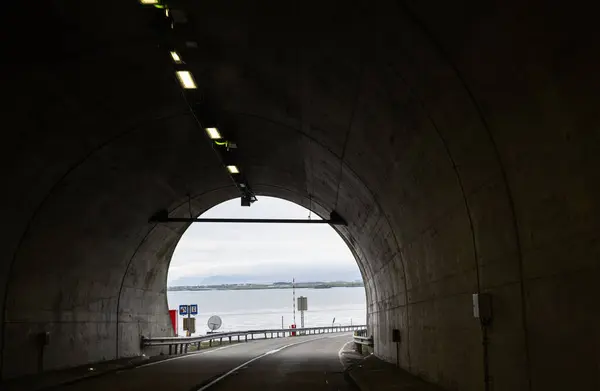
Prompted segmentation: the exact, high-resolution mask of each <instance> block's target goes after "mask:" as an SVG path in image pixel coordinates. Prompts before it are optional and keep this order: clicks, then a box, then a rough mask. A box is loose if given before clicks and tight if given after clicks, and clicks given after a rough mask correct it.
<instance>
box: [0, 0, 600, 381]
mask: <svg viewBox="0 0 600 391" xmlns="http://www.w3.org/2000/svg"><path fill="white" fill-rule="evenodd" d="M142 3H151V2H150V1H143V2H142ZM157 4H158V5H161V6H162V8H158V7H155V6H153V5H152V4H141V3H140V2H137V1H135V0H127V1H125V0H120V1H115V0H107V1H97V2H79V1H74V0H52V1H46V2H39V3H26V2H11V3H10V4H6V5H5V6H4V8H3V12H2V16H3V22H2V24H1V26H2V27H1V28H2V32H3V34H2V36H3V37H4V39H3V42H2V46H3V50H2V60H1V61H2V95H3V97H4V99H3V102H4V103H3V105H2V118H3V124H4V125H3V131H2V143H1V145H2V147H1V148H2V155H1V156H2V166H1V172H2V177H3V183H4V185H3V189H4V190H3V191H2V206H3V208H2V211H3V212H2V215H3V216H4V224H3V225H2V236H1V246H0V252H1V254H2V256H1V259H2V261H1V263H0V268H1V269H0V271H1V273H0V276H1V277H0V295H1V296H0V297H1V298H2V300H1V301H0V309H1V312H0V313H1V314H2V321H1V322H0V323H1V330H0V331H1V334H0V349H1V355H0V356H1V364H0V365H1V374H2V379H12V378H17V377H20V376H29V375H33V374H35V373H39V372H44V371H52V370H57V369H63V368H69V367H74V366H77V365H82V364H86V363H93V362H100V361H105V360H112V359H116V358H121V357H131V356H136V355H140V354H142V350H141V347H140V338H141V336H146V337H152V336H168V335H171V333H172V329H171V326H170V320H169V317H168V314H167V302H166V274H167V270H168V266H169V260H170V257H171V255H172V253H173V250H174V248H175V246H176V245H177V243H178V240H179V238H180V237H181V235H182V234H183V232H184V231H185V230H186V228H187V225H186V224H185V223H164V222H153V221H152V219H151V217H152V216H154V215H155V214H156V212H157V211H161V210H166V211H167V213H168V216H169V217H187V216H189V215H195V216H197V215H200V214H201V213H202V212H203V211H205V210H207V209H209V208H210V207H212V206H214V205H216V204H218V203H220V202H223V201H225V200H228V199H231V198H236V197H240V196H241V195H242V194H241V193H240V188H239V186H237V185H236V183H234V182H232V180H231V178H232V176H231V175H230V173H229V172H228V171H227V170H226V168H225V167H224V165H223V161H221V160H220V159H219V156H218V154H217V153H215V146H214V144H213V143H211V140H209V139H208V138H207V135H206V132H205V131H204V129H203V123H205V121H207V117H206V115H209V116H212V117H211V118H213V119H214V118H216V119H217V120H218V123H219V125H220V130H221V131H222V133H223V134H224V135H227V137H228V139H231V140H233V141H234V142H235V145H236V149H235V153H236V156H237V157H238V160H237V161H236V164H237V166H238V167H239V169H240V170H241V171H242V173H243V174H244V177H245V178H246V180H247V184H248V185H249V186H251V188H252V191H253V192H254V194H255V195H256V197H257V198H258V202H260V197H261V196H273V197H278V198H282V199H285V200H289V201H292V202H295V203H297V204H299V205H302V206H304V207H306V208H310V209H311V210H313V211H314V213H316V214H318V215H320V216H322V217H324V218H327V217H328V216H330V214H331V213H332V212H335V213H336V214H337V215H339V216H341V217H342V218H343V220H344V221H345V222H346V223H347V224H346V225H339V226H336V229H337V231H338V233H339V234H340V235H341V236H342V238H343V239H344V240H345V241H346V243H347V244H348V246H349V247H350V248H351V250H352V252H353V254H354V255H355V257H356V260H357V263H358V265H359V268H360V270H361V274H362V276H363V279H364V282H365V289H366V295H367V323H368V330H369V332H370V334H372V335H373V337H374V354H375V355H376V356H377V357H379V358H381V359H383V360H386V361H389V362H396V360H397V361H398V362H399V365H400V366H401V367H402V368H403V369H405V370H407V371H409V372H410V373H412V374H414V375H417V376H419V377H421V378H423V379H425V380H427V381H430V382H432V383H434V384H437V385H439V386H441V387H443V388H444V389H447V390H484V389H485V390H490V389H493V390H494V391H500V390H559V389H561V390H562V389H577V390H597V389H598V387H600V378H599V375H598V373H599V368H600V367H599V365H600V361H599V360H600V358H599V357H600V356H599V353H598V352H599V349H600V315H599V311H598V305H597V299H598V297H600V292H599V288H598V286H599V284H598V278H599V277H600V273H599V267H598V265H599V261H598V259H599V255H600V246H599V243H600V242H599V236H598V232H600V230H599V228H600V224H599V221H600V219H599V216H600V207H599V205H600V201H599V200H600V185H599V183H600V174H599V172H600V171H599V169H598V168H599V167H600V129H599V125H600V118H599V116H598V102H600V93H599V91H600V79H599V78H598V77H597V68H598V66H599V65H600V58H599V51H598V38H599V36H598V35H599V34H598V29H597V27H596V23H597V21H596V20H595V19H596V18H595V16H594V15H593V14H594V13H593V12H591V10H587V9H586V8H589V6H587V5H586V3H584V2H577V1H576V2H571V3H568V4H562V3H559V2H543V1H531V2H522V1H516V0H508V1H505V2H477V1H458V2H448V1H436V0H422V1H410V0H406V1H391V0H381V1H372V2H367V1H357V2H340V1H322V2H316V1H310V0H309V1H293V2H277V1H261V2H243V1H237V0H231V1H211V2H201V1H189V0H173V1H167V2H164V3H163V2H159V3H157ZM165 7H167V9H171V12H172V13H174V15H176V17H175V16H174V17H173V19H174V20H173V19H169V20H170V22H169V23H170V25H169V23H167V25H165V20H166V19H165V18H164V17H158V16H157V15H158V14H160V15H163V13H164V12H165ZM171 30H172V31H171ZM166 36H169V37H171V38H165V37H166ZM173 36H174V37H175V38H173ZM169 45H171V46H169ZM173 48H175V49H176V50H177V53H178V54H179V55H180V56H181V58H182V59H183V61H184V64H183V66H185V69H186V70H187V71H189V72H190V73H191V74H192V75H193V78H194V82H195V83H196V85H197V88H196V89H194V91H189V90H186V89H184V88H182V86H181V85H180V83H178V80H177V78H176V77H175V72H176V70H177V69H178V68H177V65H182V64H174V63H173V58H172V57H171V56H170V51H172V50H173ZM208 108H210V110H208ZM206 113H209V114H206ZM250 207H252V206H250ZM473 295H486V296H485V297H489V298H491V304H492V305H491V308H492V316H491V321H489V322H485V323H483V322H481V320H480V319H478V318H476V317H475V316H474V312H473ZM481 297H483V296H481ZM394 329H397V330H399V331H400V337H401V340H400V342H399V343H396V342H393V341H392V330H394ZM46 333H48V334H46ZM46 335H47V339H44V338H45V337H44V336H46ZM397 355H398V356H397Z"/></svg>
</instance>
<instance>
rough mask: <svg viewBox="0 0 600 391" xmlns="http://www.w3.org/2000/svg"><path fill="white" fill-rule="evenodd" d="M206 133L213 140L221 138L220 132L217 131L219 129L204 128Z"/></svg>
mask: <svg viewBox="0 0 600 391" xmlns="http://www.w3.org/2000/svg"><path fill="white" fill-rule="evenodd" d="M206 133H207V134H208V137H210V138H211V139H213V140H218V139H220V138H221V133H219V129H217V128H206Z"/></svg>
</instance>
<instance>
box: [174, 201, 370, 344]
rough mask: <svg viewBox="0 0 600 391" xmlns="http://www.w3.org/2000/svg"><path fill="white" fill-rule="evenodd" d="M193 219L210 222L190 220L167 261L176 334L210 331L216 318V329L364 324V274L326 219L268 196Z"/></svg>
mask: <svg viewBox="0 0 600 391" xmlns="http://www.w3.org/2000/svg"><path fill="white" fill-rule="evenodd" d="M198 220H207V221H211V222H212V224H193V225H190V227H189V228H188V229H187V231H186V232H185V233H184V234H183V235H182V237H181V239H180V241H179V243H178V244H177V247H176V248H175V250H174V252H173V256H172V259H171V263H170V265H169V271H168V278H167V287H168V288H167V289H168V291H167V298H168V308H169V310H171V311H172V313H173V311H174V310H175V311H176V313H177V315H176V317H175V319H176V321H175V323H176V327H175V332H176V333H177V334H178V335H190V334H192V335H200V334H204V333H206V332H214V331H215V330H212V329H211V325H210V320H211V319H212V320H214V319H215V317H218V319H219V320H220V321H221V322H222V325H219V326H220V327H218V330H219V331H241V330H248V329H267V328H291V327H298V328H300V327H301V326H302V325H304V326H305V327H317V326H333V325H335V326H339V325H352V324H354V325H356V324H365V323H366V298H365V291H364V284H363V280H362V275H361V273H360V270H359V268H358V265H357V262H356V259H355V257H354V255H353V253H352V252H351V250H350V249H349V247H348V245H347V244H346V243H345V242H344V240H343V239H342V238H341V237H340V235H339V234H338V233H337V232H336V231H335V230H334V229H333V228H332V227H328V226H327V223H326V222H327V221H328V220H322V219H321V218H320V217H319V216H317V215H315V214H314V213H313V212H312V211H310V210H308V209H305V208H304V207H301V206H299V205H297V204H295V203H292V202H289V201H285V200H282V199H278V198H273V197H260V201H259V202H257V203H255V204H253V206H252V208H242V207H240V206H239V201H238V200H236V199H233V200H230V201H226V202H223V203H221V204H219V205H217V206H215V207H213V208H211V209H209V210H208V211H206V212H205V213H203V214H202V215H201V216H200V217H199V218H198V219H196V221H198ZM240 220H244V222H242V223H240V222H239V221H240ZM261 220H263V221H270V222H273V221H275V222H277V221H286V222H287V221H302V222H304V223H303V224H302V223H300V224H289V223H285V222H284V223H279V224H261V223H260V222H261ZM247 221H253V223H248V222H247ZM218 222H221V223H218ZM222 222H229V223H230V224H222ZM314 223H317V224H314ZM186 306H190V307H186ZM301 307H303V308H301ZM181 308H183V310H182V311H183V312H180V309H181ZM188 309H190V310H192V309H193V313H187V312H186V311H188ZM301 309H306V311H300V310H301ZM196 313H197V314H196ZM187 318H196V321H195V330H194V333H188V331H186V330H184V320H185V319H187ZM188 322H189V321H187V320H185V323H186V325H185V326H186V327H185V328H186V329H187V328H188V327H187V326H188V325H187V323H188Z"/></svg>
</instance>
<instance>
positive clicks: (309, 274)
mask: <svg viewBox="0 0 600 391" xmlns="http://www.w3.org/2000/svg"><path fill="white" fill-rule="evenodd" d="M294 277H295V278H296V281H298V282H303V281H323V282H332V281H357V280H358V281H362V276H361V275H360V273H359V272H358V271H348V270H340V271H330V270H327V271H326V272H325V271H318V270H316V271H310V270H307V271H302V272H296V273H293V272H291V273H290V275H289V276H285V275H282V273H276V274H275V273H273V274H264V275H263V274H261V275H235V274H232V275H214V276H186V277H180V278H178V279H176V280H173V281H170V282H169V283H168V286H194V285H223V284H244V283H254V284H261V283H262V284H266V283H272V282H274V281H277V282H280V283H281V282H291V281H292V278H294Z"/></svg>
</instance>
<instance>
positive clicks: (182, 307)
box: [179, 304, 188, 315]
mask: <svg viewBox="0 0 600 391" xmlns="http://www.w3.org/2000/svg"><path fill="white" fill-rule="evenodd" d="M187 314H188V306H187V304H182V305H180V306H179V315H187Z"/></svg>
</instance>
